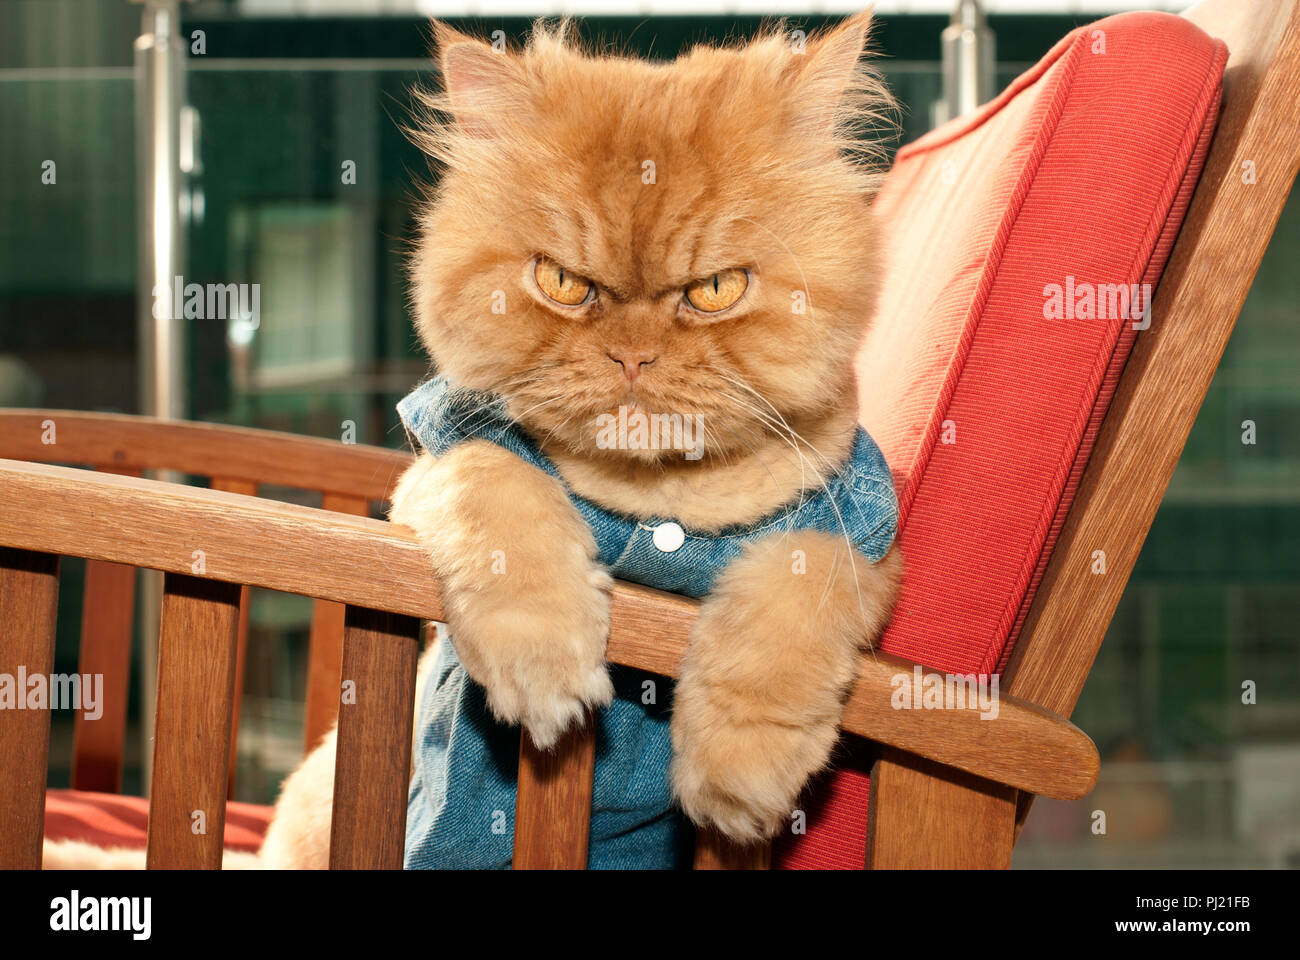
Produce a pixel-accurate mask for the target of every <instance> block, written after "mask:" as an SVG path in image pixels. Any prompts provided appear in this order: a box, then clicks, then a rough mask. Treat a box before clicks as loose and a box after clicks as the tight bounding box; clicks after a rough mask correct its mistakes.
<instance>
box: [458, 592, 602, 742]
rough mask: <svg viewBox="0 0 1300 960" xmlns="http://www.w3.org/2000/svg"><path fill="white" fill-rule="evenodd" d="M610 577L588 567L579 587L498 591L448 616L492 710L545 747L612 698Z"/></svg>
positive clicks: (467, 664)
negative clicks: (548, 592)
mask: <svg viewBox="0 0 1300 960" xmlns="http://www.w3.org/2000/svg"><path fill="white" fill-rule="evenodd" d="M611 582H612V581H611V580H610V577H609V575H608V574H607V573H606V572H605V571H603V570H599V569H592V570H591V572H590V575H589V576H588V578H587V582H586V583H585V584H583V586H582V587H581V588H580V589H577V590H572V589H570V590H567V591H566V592H564V593H559V594H557V596H556V599H555V600H554V601H553V602H551V603H537V602H530V601H529V600H527V599H524V598H519V599H515V598H509V597H499V598H496V600H495V601H494V602H490V603H474V604H470V605H468V608H467V609H466V610H465V611H464V613H463V614H462V615H461V616H460V617H457V618H455V620H454V621H453V622H452V623H451V636H452V643H453V644H454V645H455V647H456V651H457V653H458V654H459V655H460V658H461V662H462V663H463V664H464V665H465V669H466V671H467V672H468V673H469V675H470V676H471V677H472V678H473V679H474V680H475V681H476V682H478V683H479V684H480V685H482V687H483V688H484V690H485V691H486V693H487V702H488V707H489V708H490V709H491V711H492V713H493V715H494V716H495V717H496V718H497V719H498V720H501V721H502V722H504V723H520V724H523V726H524V729H526V730H527V731H528V733H529V735H530V736H531V737H532V738H533V743H535V744H536V745H537V746H538V747H540V748H541V749H543V750H545V749H549V748H550V747H552V746H554V744H555V742H556V741H557V740H559V738H560V735H561V734H563V733H564V731H565V730H567V729H568V728H569V727H570V726H571V725H573V724H576V723H580V722H581V720H582V717H583V716H584V714H585V712H586V710H587V709H588V708H595V707H603V706H607V705H608V704H609V702H610V700H612V699H613V696H614V687H613V683H612V682H611V680H610V677H609V668H608V666H607V665H606V663H605V645H606V642H607V640H608V637H609V595H608V590H609V587H610V585H611ZM561 598H562V599H561Z"/></svg>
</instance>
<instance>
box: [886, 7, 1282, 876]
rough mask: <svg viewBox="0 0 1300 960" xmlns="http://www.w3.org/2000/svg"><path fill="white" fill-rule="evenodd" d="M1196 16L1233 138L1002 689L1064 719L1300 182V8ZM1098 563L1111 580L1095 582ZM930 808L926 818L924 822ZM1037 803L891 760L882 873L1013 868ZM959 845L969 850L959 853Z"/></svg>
mask: <svg viewBox="0 0 1300 960" xmlns="http://www.w3.org/2000/svg"><path fill="white" fill-rule="evenodd" d="M1184 16H1185V17H1186V19H1188V20H1189V21H1191V22H1192V23H1193V24H1194V25H1196V26H1197V27H1199V28H1200V29H1201V30H1203V31H1204V32H1205V33H1206V34H1208V35H1209V36H1210V37H1212V38H1216V39H1218V40H1222V41H1223V42H1224V43H1225V44H1226V46H1227V50H1228V59H1227V64H1226V68H1225V71H1224V75H1223V92H1222V108H1221V112H1220V114H1219V120H1218V126H1217V130H1216V132H1215V135H1214V139H1213V141H1212V142H1211V144H1210V147H1209V151H1208V154H1207V155H1206V158H1205V162H1204V167H1203V169H1202V173H1201V176H1200V179H1199V181H1198V182H1197V184H1196V189H1195V192H1194V194H1193V195H1192V198H1191V202H1190V205H1189V206H1188V208H1187V212H1186V215H1185V217H1184V219H1183V224H1182V227H1181V230H1180V232H1179V234H1178V236H1177V240H1176V241H1175V243H1174V245H1173V249H1172V251H1171V252H1170V254H1169V259H1168V262H1167V264H1166V266H1165V269H1164V272H1163V274H1162V276H1161V278H1160V282H1159V285H1158V287H1157V288H1156V291H1155V298H1154V302H1153V304H1152V307H1151V317H1150V329H1146V330H1143V331H1142V332H1141V333H1139V334H1138V335H1137V337H1136V340H1135V341H1134V344H1133V348H1132V352H1131V354H1130V355H1129V357H1128V360H1127V363H1126V365H1125V366H1124V367H1123V372H1122V376H1120V378H1119V380H1118V383H1117V385H1116V388H1115V392H1114V395H1113V397H1112V399H1111V401H1110V404H1109V408H1108V410H1107V412H1106V416H1105V419H1104V420H1103V421H1102V422H1101V424H1100V429H1099V431H1098V432H1097V435H1096V439H1095V443H1094V445H1093V448H1092V451H1091V454H1090V456H1089V458H1088V460H1087V462H1086V467H1085V468H1084V469H1083V471H1082V475H1081V477H1080V478H1079V482H1078V487H1077V490H1076V492H1075V494H1074V499H1073V502H1072V505H1071V507H1070V510H1069V513H1068V515H1066V517H1065V518H1064V521H1063V524H1062V526H1061V528H1060V531H1059V536H1058V537H1057V540H1056V542H1055V545H1054V547H1053V549H1052V552H1051V554H1050V557H1049V559H1048V562H1047V564H1046V566H1045V568H1044V569H1043V571H1042V579H1041V582H1040V584H1039V587H1038V590H1037V592H1036V594H1035V595H1034V597H1033V600H1032V603H1031V604H1030V605H1029V607H1028V610H1027V613H1026V615H1025V619H1024V625H1023V628H1022V629H1021V632H1020V636H1019V639H1018V641H1017V642H1016V644H1015V647H1014V649H1013V650H1012V651H1011V654H1010V657H1009V660H1008V662H1007V663H1006V665H1005V668H1004V670H1003V673H1002V689H1003V691H1005V692H1010V693H1013V694H1015V695H1017V696H1019V697H1024V698H1025V699H1027V700H1029V701H1031V702H1034V703H1036V704H1039V705H1040V706H1042V707H1044V708H1046V709H1048V710H1051V711H1054V712H1055V713H1058V714H1060V715H1062V716H1069V715H1070V713H1071V712H1072V711H1073V709H1074V705H1075V702H1076V700H1077V699H1078V697H1079V694H1080V692H1081V690H1082V689H1083V685H1084V682H1085V680H1086V679H1087V676H1088V673H1089V671H1090V669H1091V667H1092V663H1093V660H1094V658H1095V657H1096V655H1097V651H1098V649H1099V648H1100V645H1101V641H1102V638H1103V636H1104V635H1105V632H1106V629H1107V627H1108V625H1109V623H1110V619H1111V617H1112V616H1113V614H1114V611H1115V608H1116V606H1117V604H1118V602H1119V599H1120V596H1121V594H1122V593H1123V591H1124V587H1125V585H1126V583H1127V581H1128V578H1129V575H1130V574H1131V572H1132V570H1133V566H1134V564H1135V562H1136V560H1137V556H1138V553H1139V551H1140V550H1141V547H1142V544H1143V542H1144V540H1145V538H1146V535H1147V532H1148V530H1149V528H1150V526H1151V523H1152V520H1153V518H1154V516H1155V513H1156V510H1157V508H1158V506H1159V504H1160V501H1161V498H1162V497H1163V495H1164V492H1165V489H1166V487H1167V485H1168V483H1169V479H1170V477H1171V476H1172V474H1173V471H1174V467H1175V466H1176V464H1177V462H1178V459H1179V456H1180V454H1181V452H1182V449H1183V446H1184V444H1185V442H1186V439H1187V436H1188V433H1189V432H1190V430H1191V427H1192V423H1193V421H1194V420H1195V418H1196V415H1197V413H1198V411H1199V409H1200V406H1201V403H1202V401H1203V400H1204V397H1205V393H1206V390H1207V389H1208V388H1209V385H1210V381H1211V379H1212V377H1213V375H1214V371H1215V369H1216V367H1217V365H1218V363H1219V359H1220V357H1221V356H1222V354H1223V350H1224V347H1225V345H1226V343H1227V340H1228V337H1229V335H1230V334H1231V332H1232V329H1233V326H1234V324H1235V322H1236V319H1237V316H1238V314H1239V312H1240V310H1241V307H1242V304H1243V303H1244V301H1245V298H1246V294H1247V292H1248V291H1249V289H1250V286H1251V283H1252V282H1253V280H1254V277H1255V273H1256V271H1257V269H1258V267H1259V263H1260V260H1261V258H1262V257H1263V254H1264V250H1265V248H1266V247H1267V245H1268V242H1269V239H1270V237H1271V236H1272V233H1273V229H1274V227H1275V225H1276V223H1277V220H1278V217H1279V216H1280V215H1281V211H1282V208H1283V206H1284V204H1285V202H1286V199H1287V196H1288V194H1289V192H1290V190H1291V186H1292V183H1293V181H1294V180H1295V176H1296V171H1297V167H1298V166H1300V97H1297V96H1296V91H1297V90H1300V5H1298V4H1297V3H1296V2H1295V0H1258V2H1252V3H1241V2H1239V0H1205V2H1202V3H1200V4H1198V5H1197V6H1195V7H1194V8H1192V9H1191V10H1189V11H1188V12H1187V13H1186V14H1184ZM1111 52H1112V53H1113V52H1114V51H1113V49H1112V51H1111ZM1134 123H1135V129H1140V127H1141V120H1140V119H1138V118H1135V120H1134ZM1098 549H1104V551H1105V574H1104V576H1097V575H1094V562H1095V557H1094V552H1095V551H1097V550H1098ZM921 796H924V797H925V799H926V807H925V811H926V812H925V814H924V815H921V816H916V815H913V813H912V811H913V810H915V809H917V806H916V805H917V800H918V797H921ZM1031 802H1032V794H1030V793H1028V792H1026V791H1023V790H1021V791H1014V790H1006V789H1003V788H1000V787H998V786H997V785H996V784H989V783H987V782H983V783H981V782H977V781H973V780H970V779H969V778H967V779H962V778H959V777H954V776H948V775H946V774H944V773H943V772H942V771H938V770H936V769H935V768H933V767H932V766H929V767H927V766H925V765H923V764H919V763H917V762H916V761H915V760H913V759H910V758H908V757H906V756H905V755H903V754H901V753H900V752H898V751H891V750H888V749H887V750H885V751H882V755H881V759H880V760H879V761H878V762H877V763H875V765H874V766H873V767H872V770H871V804H872V819H871V821H870V824H869V835H868V858H867V863H868V865H869V866H885V865H899V864H902V863H904V862H916V861H917V859H918V856H919V852H922V851H942V853H941V854H940V855H939V856H941V857H942V858H943V861H942V863H943V865H947V866H954V865H961V864H963V863H969V864H977V863H981V864H989V863H997V864H999V865H1006V864H1009V862H1010V854H1011V844H1012V842H1013V839H1014V837H1015V835H1016V834H1017V833H1018V831H1019V828H1020V826H1021V825H1022V824H1023V822H1024V819H1025V817H1026V815H1027V813H1028V810H1029V808H1030V804H1031ZM877 814H878V815H877ZM954 825H958V828H957V829H954ZM954 835H956V836H959V837H961V836H964V837H967V838H969V840H968V841H965V842H964V845H963V843H961V842H959V843H958V844H953V843H951V842H949V843H947V845H946V846H945V842H944V838H951V837H953V836H954ZM990 837H992V838H994V840H993V841H992V842H991V843H990V841H989V840H988V838H990ZM931 862H934V863H935V865H939V862H938V857H933V858H932V861H931Z"/></svg>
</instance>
